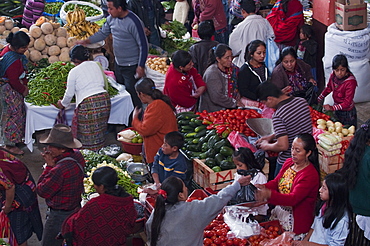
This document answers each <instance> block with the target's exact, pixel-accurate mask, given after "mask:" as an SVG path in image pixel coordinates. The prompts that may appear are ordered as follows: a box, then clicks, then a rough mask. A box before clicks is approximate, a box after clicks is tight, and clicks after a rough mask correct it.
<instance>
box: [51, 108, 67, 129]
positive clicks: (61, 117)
mask: <svg viewBox="0 0 370 246" xmlns="http://www.w3.org/2000/svg"><path fill="white" fill-rule="evenodd" d="M56 124H65V125H67V126H68V121H67V116H66V110H65V108H62V109H59V112H58V114H57V117H56V118H55V121H54V125H56Z"/></svg>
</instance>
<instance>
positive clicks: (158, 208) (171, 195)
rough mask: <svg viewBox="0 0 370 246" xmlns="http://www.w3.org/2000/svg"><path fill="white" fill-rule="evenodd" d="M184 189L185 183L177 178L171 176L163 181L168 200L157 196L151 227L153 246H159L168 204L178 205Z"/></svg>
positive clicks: (151, 243)
mask: <svg viewBox="0 0 370 246" xmlns="http://www.w3.org/2000/svg"><path fill="white" fill-rule="evenodd" d="M183 187H184V182H183V181H182V180H181V179H180V178H178V177H175V176H170V177H168V178H166V179H165V180H164V181H163V183H162V185H161V189H162V190H164V191H165V192H166V193H167V198H166V199H165V198H164V197H163V196H162V195H159V196H157V199H156V203H155V209H154V214H153V222H152V225H151V237H150V245H151V246H157V242H158V238H159V235H160V233H161V225H162V221H163V218H164V216H165V215H166V203H167V204H169V205H174V204H176V203H177V202H178V201H179V194H180V193H181V192H182V191H183Z"/></svg>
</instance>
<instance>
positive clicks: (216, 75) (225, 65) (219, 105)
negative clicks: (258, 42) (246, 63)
mask: <svg viewBox="0 0 370 246" xmlns="http://www.w3.org/2000/svg"><path fill="white" fill-rule="evenodd" d="M232 59H233V56H232V51H231V48H230V47H229V46H227V45H226V44H218V45H217V46H216V48H214V49H212V50H211V51H210V58H209V61H210V62H209V64H210V65H209V67H208V68H207V70H206V71H205V73H204V75H203V80H204V82H206V84H207V88H208V90H207V91H206V92H205V93H204V94H203V95H202V96H201V97H200V103H199V111H203V110H207V111H208V112H214V111H218V110H222V109H225V108H236V107H243V106H244V105H243V104H242V103H241V102H240V95H239V92H238V85H237V76H238V72H239V68H238V67H237V66H235V65H234V64H233V63H232Z"/></svg>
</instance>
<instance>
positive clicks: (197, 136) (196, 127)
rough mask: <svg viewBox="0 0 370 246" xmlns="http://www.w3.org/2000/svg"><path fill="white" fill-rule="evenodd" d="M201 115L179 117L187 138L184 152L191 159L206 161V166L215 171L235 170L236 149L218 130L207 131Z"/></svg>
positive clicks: (183, 114)
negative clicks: (234, 157) (234, 155)
mask: <svg viewBox="0 0 370 246" xmlns="http://www.w3.org/2000/svg"><path fill="white" fill-rule="evenodd" d="M198 117H199V115H197V114H193V113H191V112H186V113H179V114H178V115H177V120H178V125H179V129H180V131H181V132H182V133H183V134H184V137H185V146H184V148H183V150H184V151H185V154H186V155H187V156H188V157H189V158H198V159H201V160H204V159H205V164H206V165H207V166H208V167H210V168H212V170H213V171H215V172H219V171H221V170H228V169H233V168H235V165H234V163H233V160H232V154H233V152H234V149H233V148H232V146H231V144H230V142H229V141H228V140H227V139H226V137H227V136H225V135H224V138H222V133H221V132H220V133H221V134H218V133H217V131H216V129H209V130H207V126H206V125H204V124H203V121H202V120H200V119H198Z"/></svg>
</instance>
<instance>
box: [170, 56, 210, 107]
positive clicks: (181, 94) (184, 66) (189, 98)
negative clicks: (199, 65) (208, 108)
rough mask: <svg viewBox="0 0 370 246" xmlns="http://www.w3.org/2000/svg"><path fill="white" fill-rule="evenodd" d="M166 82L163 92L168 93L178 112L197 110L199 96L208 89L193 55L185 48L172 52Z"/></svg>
mask: <svg viewBox="0 0 370 246" xmlns="http://www.w3.org/2000/svg"><path fill="white" fill-rule="evenodd" d="M171 58H172V64H171V66H170V67H169V69H168V71H167V74H166V80H165V83H164V89H163V94H165V95H167V96H168V97H169V98H170V99H171V102H172V104H173V106H174V107H175V108H176V112H177V113H180V112H187V111H195V110H196V106H197V105H196V104H197V101H198V98H199V97H200V96H201V95H202V94H203V92H204V91H205V90H206V84H205V83H204V81H203V79H202V76H201V75H200V74H199V73H198V71H197V70H196V69H195V68H194V67H193V65H194V63H193V61H192V56H191V55H190V53H189V52H187V51H184V50H178V51H175V52H174V53H173V54H172V57H171Z"/></svg>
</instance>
